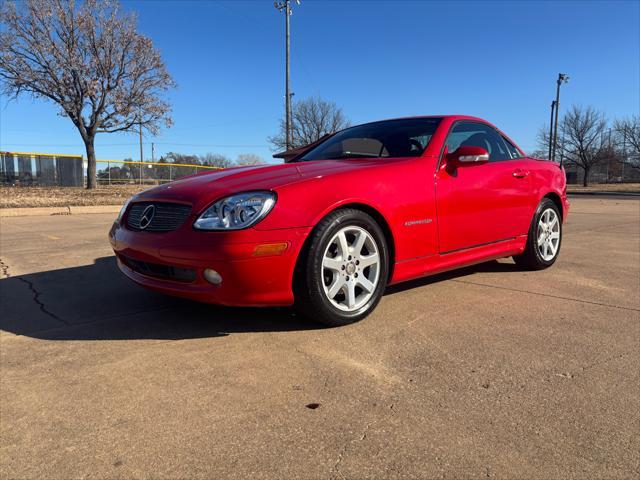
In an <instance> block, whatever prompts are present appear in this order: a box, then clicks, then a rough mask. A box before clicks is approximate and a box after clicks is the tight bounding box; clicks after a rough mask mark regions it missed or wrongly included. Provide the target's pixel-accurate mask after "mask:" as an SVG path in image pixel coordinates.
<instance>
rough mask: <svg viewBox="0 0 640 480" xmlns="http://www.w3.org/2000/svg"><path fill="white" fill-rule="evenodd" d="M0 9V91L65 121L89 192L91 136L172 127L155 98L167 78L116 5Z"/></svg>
mask: <svg viewBox="0 0 640 480" xmlns="http://www.w3.org/2000/svg"><path fill="white" fill-rule="evenodd" d="M2 3H3V6H2V7H1V10H0V17H1V18H2V29H1V30H0V79H2V81H3V82H2V83H3V85H2V87H3V92H4V93H5V94H7V95H10V96H12V97H14V98H15V97H18V96H19V95H20V94H22V93H27V94H31V95H32V96H34V97H36V98H45V99H48V100H50V101H52V102H54V103H56V104H57V105H58V106H59V107H60V114H61V115H62V116H65V117H69V118H70V119H71V121H72V122H73V124H74V125H75V126H76V128H77V129H78V131H79V132H80V136H81V137H82V141H83V142H84V145H85V149H86V152H87V160H88V169H87V188H95V186H96V156H95V148H94V139H95V136H96V134H97V133H103V132H105V133H112V132H127V131H133V130H136V129H138V128H144V129H146V130H147V131H149V132H151V133H156V132H157V130H158V129H159V127H160V125H161V124H163V123H164V124H165V125H166V126H170V124H171V119H170V117H169V114H170V106H169V105H168V104H167V103H166V102H164V101H163V100H162V99H161V93H162V92H163V91H164V90H167V89H168V88H170V87H172V86H174V83H173V80H172V79H171V77H170V75H169V74H168V72H167V71H166V69H165V66H164V63H163V62H162V59H161V58H160V54H159V53H158V51H157V50H155V49H154V48H153V45H152V43H151V40H150V39H149V38H147V37H145V36H143V35H141V34H139V33H137V32H136V19H135V17H134V16H133V15H126V14H123V13H121V12H120V9H119V4H118V2H117V0H85V1H84V2H83V3H82V4H79V5H76V2H75V0H26V1H25V2H24V3H22V2H21V3H20V4H19V6H16V4H15V3H14V2H2Z"/></svg>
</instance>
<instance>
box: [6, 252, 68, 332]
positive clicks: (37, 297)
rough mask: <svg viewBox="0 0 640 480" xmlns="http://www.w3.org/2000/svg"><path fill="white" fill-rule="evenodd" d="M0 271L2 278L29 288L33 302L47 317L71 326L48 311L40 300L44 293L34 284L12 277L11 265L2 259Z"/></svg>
mask: <svg viewBox="0 0 640 480" xmlns="http://www.w3.org/2000/svg"><path fill="white" fill-rule="evenodd" d="M0 271H1V272H2V276H3V277H4V278H14V279H15V280H18V281H19V282H22V283H24V284H25V285H26V286H27V287H29V290H30V291H31V293H32V294H33V301H34V302H35V304H36V305H38V308H39V309H40V311H41V312H42V313H44V314H45V315H48V316H49V317H51V318H53V319H54V320H57V321H58V322H60V323H63V324H64V325H67V326H68V325H69V322H67V321H66V320H64V319H62V318H60V317H59V316H58V315H56V314H55V313H53V312H51V311H49V310H48V309H47V307H46V306H45V304H44V303H43V302H42V300H40V295H42V292H40V291H38V290H37V289H36V287H35V285H34V284H33V282H30V281H29V280H27V279H25V278H22V277H11V274H10V273H9V264H8V263H5V262H4V261H3V260H2V259H0Z"/></svg>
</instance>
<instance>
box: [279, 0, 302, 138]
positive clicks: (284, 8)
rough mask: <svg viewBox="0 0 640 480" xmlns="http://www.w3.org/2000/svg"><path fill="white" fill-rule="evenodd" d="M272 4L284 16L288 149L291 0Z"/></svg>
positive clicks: (289, 130)
mask: <svg viewBox="0 0 640 480" xmlns="http://www.w3.org/2000/svg"><path fill="white" fill-rule="evenodd" d="M296 3H297V4H298V5H300V0H296ZM273 6H274V7H276V9H278V10H279V11H281V12H284V18H285V37H286V54H285V63H286V67H285V70H286V73H285V92H284V98H285V113H284V115H285V120H284V125H285V126H284V129H285V135H284V138H285V145H286V149H287V150H289V149H290V148H291V146H292V145H291V144H292V141H291V123H292V122H291V96H292V93H291V92H290V88H289V80H290V61H289V53H290V46H291V34H290V29H289V17H290V16H291V14H292V13H293V10H292V9H291V0H284V1H281V2H274V3H273Z"/></svg>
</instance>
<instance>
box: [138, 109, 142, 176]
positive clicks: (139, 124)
mask: <svg viewBox="0 0 640 480" xmlns="http://www.w3.org/2000/svg"><path fill="white" fill-rule="evenodd" d="M138 134H139V136H140V185H142V122H141V121H140V118H138Z"/></svg>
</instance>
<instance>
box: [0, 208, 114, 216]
mask: <svg viewBox="0 0 640 480" xmlns="http://www.w3.org/2000/svg"><path fill="white" fill-rule="evenodd" d="M120 208H122V205H87V206H75V207H34V208H0V217H31V216H47V215H83V214H90V213H116V214H117V213H118V212H119V211H120Z"/></svg>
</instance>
